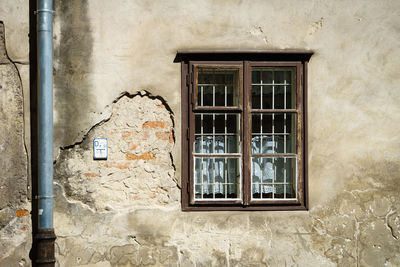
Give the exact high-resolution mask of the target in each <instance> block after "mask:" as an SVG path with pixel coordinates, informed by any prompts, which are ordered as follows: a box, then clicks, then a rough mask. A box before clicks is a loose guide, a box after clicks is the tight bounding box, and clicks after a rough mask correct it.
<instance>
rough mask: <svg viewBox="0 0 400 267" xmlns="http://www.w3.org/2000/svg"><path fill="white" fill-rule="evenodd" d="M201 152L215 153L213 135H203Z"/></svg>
mask: <svg viewBox="0 0 400 267" xmlns="http://www.w3.org/2000/svg"><path fill="white" fill-rule="evenodd" d="M201 149H202V150H201V152H200V153H206V154H207V153H213V136H212V135H203V142H202V143H201Z"/></svg>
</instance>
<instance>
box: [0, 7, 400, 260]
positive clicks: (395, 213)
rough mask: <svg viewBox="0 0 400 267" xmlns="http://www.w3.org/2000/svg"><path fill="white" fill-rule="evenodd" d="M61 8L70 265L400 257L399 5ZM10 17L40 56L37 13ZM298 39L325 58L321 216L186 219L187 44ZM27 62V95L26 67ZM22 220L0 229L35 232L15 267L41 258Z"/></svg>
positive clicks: (62, 182)
mask: <svg viewBox="0 0 400 267" xmlns="http://www.w3.org/2000/svg"><path fill="white" fill-rule="evenodd" d="M6 3H7V4H5V5H4V6H3V5H2V7H0V11H1V10H6V11H7V12H8V13H12V12H14V13H12V14H16V12H17V13H18V14H19V13H21V12H22V13H24V12H25V11H22V10H25V8H26V5H27V4H28V3H27V1H18V3H16V2H15V1H11V0H9V1H6ZM22 3H24V7H23V8H22V9H21V11H18V10H19V9H18V8H17V7H16V6H18V7H20V6H21V5H22ZM20 4H21V5H20ZM55 9H56V14H55V22H54V29H55V31H54V56H55V63H54V96H55V104H54V109H55V113H54V120H55V143H54V150H55V193H56V200H55V228H56V229H55V231H56V234H57V236H58V238H57V241H56V250H57V264H58V265H59V266H143V265H149V266H400V252H399V251H400V197H399V196H400V134H399V133H400V126H399V125H400V105H399V103H400V88H399V84H400V71H399V70H400V63H399V62H400V28H399V26H398V25H400V17H399V16H398V13H399V10H400V2H399V1H395V0H391V1H372V0H370V1H361V0H356V1H328V0H320V1H295V0H291V1H278V0H272V1H261V0H260V1H239V0H238V1H225V0H218V1H212V0H202V1H184V0H174V1H153V0H151V1H124V0H114V1H106V0H90V1H89V0H88V1H78V0H73V1H62V0H55ZM7 12H4V11H3V13H0V14H5V13H7ZM2 17H4V18H6V19H8V20H9V21H11V22H10V23H13V24H12V25H16V26H15V28H13V29H12V32H13V36H14V37H12V38H11V37H10V42H12V45H11V46H13V47H12V48H10V49H12V50H10V49H8V50H9V51H13V52H10V53H9V57H10V58H11V59H13V60H20V61H24V62H25V60H27V50H26V49H27V39H26V36H25V35H24V34H25V33H26V29H27V27H26V25H27V24H26V23H27V22H24V20H22V22H19V21H18V20H19V19H20V18H21V15H18V16H14V17H13V16H11V15H9V14H7V15H4V16H3V15H2ZM2 17H0V19H2ZM26 21H27V20H26ZM24 23H25V24H24ZM6 27H7V24H6ZM13 27H14V26H13ZM17 29H19V30H21V31H18V30H17ZM24 29H25V30H24ZM7 45H8V43H7ZM8 47H9V45H8ZM285 48H300V49H311V50H314V51H315V54H314V55H313V57H312V58H311V61H310V63H309V73H308V78H309V81H308V90H309V95H308V107H309V117H308V124H309V131H308V133H309V143H308V149H309V177H308V179H309V196H310V210H309V211H304V212H303V211H302V212H181V211H180V195H179V194H180V189H179V185H180V176H181V175H180V169H181V166H180V154H181V152H180V149H181V148H180V142H181V136H180V132H181V129H180V124H181V111H180V105H181V98H180V66H179V64H176V63H173V59H174V57H175V55H176V51H177V50H184V49H210V50H218V49H234V50H240V49H245V50H248V49H285ZM23 51H24V52H23ZM25 52H26V53H25ZM24 53H25V54H24ZM17 66H18V69H20V74H21V73H25V74H23V76H24V75H25V76H24V77H25V79H24V78H23V77H22V78H21V79H22V81H23V83H22V84H23V85H24V92H25V90H26V89H25V88H26V86H25V84H26V81H27V79H26V75H27V74H28V73H27V67H26V66H24V65H23V64H18V63H17ZM0 67H1V68H10V71H11V68H12V67H13V65H12V64H9V63H7V64H5V65H3V64H2V65H0ZM13 70H15V68H14V69H13ZM13 73H15V72H13ZM12 75H14V74H11V72H10V73H9V74H7V75H6V76H7V77H11V76H12ZM14 81H16V79H15V78H14ZM18 81H19V80H18ZM24 81H25V82H24ZM0 82H1V80H0ZM20 84H21V81H19V85H18V86H20ZM18 86H17V87H18ZM17 87H16V88H17ZM18 88H20V87H18ZM2 90H3V89H0V94H1V92H2ZM24 96H25V99H21V96H20V95H18V97H17V98H18V99H16V100H14V102H15V104H18V103H19V104H18V105H19V106H21V104H20V103H23V101H25V103H29V101H27V100H26V97H27V96H26V95H24ZM2 100H3V98H2ZM26 105H27V104H25V108H26ZM12 106H14V105H11V106H10V107H8V108H7V110H6V111H7V112H12V111H11V109H12ZM9 109H10V110H9ZM2 116H3V113H2ZM0 124H1V125H3V124H4V125H7V126H11V124H10V119H4V120H2V121H0ZM13 127H14V128H16V129H17V128H18V127H21V124H19V125H16V126H13ZM25 127H26V125H25ZM18 129H19V128H18ZM2 130H3V129H2ZM3 132H4V131H1V133H0V134H3ZM14 132H15V133H21V132H18V131H16V130H15V131H14ZM25 132H26V131H25ZM0 136H2V135H0ZM19 137H21V134H19ZM95 137H106V138H108V140H109V158H108V160H106V161H94V160H93V155H92V142H93V138H95ZM21 142H22V141H21ZM18 149H20V147H16V148H15V150H13V151H16V153H17V154H16V155H21V153H22V154H23V155H25V157H26V154H24V153H25V152H24V150H18ZM20 158H23V157H20ZM3 162H5V161H4V160H3V159H2V160H1V164H2V163H3ZM25 168H26V167H25ZM0 173H1V170H0ZM21 175H22V174H21ZM3 177H5V176H3V175H1V177H0V178H1V179H2V180H1V182H3V181H5V179H4V178H3ZM20 177H22V178H21V179H22V184H25V185H21V184H18V186H22V187H24V186H25V187H24V188H26V179H27V176H26V172H25V176H20ZM24 179H25V180H24ZM7 199H8V197H7ZM7 201H8V200H7ZM24 203H26V202H24ZM20 209H21V210H29V207H28V206H25V207H22V208H20ZM2 212H3V210H1V211H0V214H1V216H2V217H1V220H5V219H4V218H6V217H4V215H3V214H4V213H2ZM24 214H25V213H24ZM13 216H14V215H13ZM7 218H11V217H7ZM13 218H14V219H13V220H14V221H15V224H14V225H17V222H18V223H21V227H20V228H18V227H19V226H12V227H11V228H7V227H4V228H3V229H11V230H10V231H9V230H0V231H2V232H0V238H1V241H2V242H1V245H3V240H5V239H4V236H6V235H5V234H4V233H6V232H7V234H8V233H13V231H14V233H15V231H16V229H22V230H21V231H19V232H18V233H16V234H14V238H13V239H9V240H12V241H8V242H13V243H7V244H11V245H10V246H7V248H6V249H4V248H1V247H0V252H1V253H3V255H5V256H1V255H0V257H3V258H4V259H0V266H3V265H4V266H9V265H10V264H9V263H15V262H18V261H20V260H22V259H27V258H26V256H23V255H25V254H24V253H25V252H24V251H27V248H26V247H27V246H29V245H27V244H29V238H30V235H29V234H26V233H25V232H24V230H23V226H22V225H27V222H25V221H24V220H26V221H27V220H29V216H20V217H18V216H14V217H13ZM7 220H9V219H7ZM10 220H11V219H10ZM24 223H25V224H24ZM8 225H9V224H8ZM18 225H19V224H18ZM26 229H28V230H26V231H29V226H28V228H26ZM15 240H17V241H15ZM18 240H19V241H18ZM17 248H18V249H17ZM4 253H5V254H4ZM20 255H22V256H20ZM22 264H29V262H22Z"/></svg>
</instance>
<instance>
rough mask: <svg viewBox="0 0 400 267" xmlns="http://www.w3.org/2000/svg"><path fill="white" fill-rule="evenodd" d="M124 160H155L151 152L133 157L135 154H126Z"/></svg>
mask: <svg viewBox="0 0 400 267" xmlns="http://www.w3.org/2000/svg"><path fill="white" fill-rule="evenodd" d="M125 158H126V159H127V160H139V159H143V160H154V159H156V157H155V156H154V154H153V153H151V152H144V153H142V154H140V155H135V154H131V153H128V154H126V156H125Z"/></svg>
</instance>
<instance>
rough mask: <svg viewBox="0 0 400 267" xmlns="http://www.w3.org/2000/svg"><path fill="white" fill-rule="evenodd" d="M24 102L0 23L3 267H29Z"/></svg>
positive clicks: (0, 259) (0, 232) (0, 235)
mask: <svg viewBox="0 0 400 267" xmlns="http://www.w3.org/2000/svg"><path fill="white" fill-rule="evenodd" d="M23 100H24V99H23V91H22V81H21V77H20V74H19V72H18V69H17V66H16V64H15V63H14V62H12V61H11V60H10V58H9V56H8V54H7V50H6V43H5V27H4V23H3V22H0V129H1V131H0V155H1V160H0V264H5V265H4V266H7V264H9V265H8V266H12V265H14V264H15V263H19V264H20V266H27V265H29V256H28V253H29V250H30V246H31V241H30V240H31V235H30V232H31V223H30V216H29V212H30V204H29V202H28V194H29V189H28V184H29V183H28V160H27V151H26V148H25V143H24V102H23ZM3 259H4V260H3Z"/></svg>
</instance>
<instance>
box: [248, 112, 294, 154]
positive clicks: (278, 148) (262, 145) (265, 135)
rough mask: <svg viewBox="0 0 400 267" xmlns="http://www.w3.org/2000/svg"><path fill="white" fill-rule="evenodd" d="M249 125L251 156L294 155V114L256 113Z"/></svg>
mask: <svg viewBox="0 0 400 267" xmlns="http://www.w3.org/2000/svg"><path fill="white" fill-rule="evenodd" d="M251 124H252V127H251V129H252V138H251V148H252V149H251V152H252V153H253V154H258V153H296V114H292V113H279V114H277V113H272V114H271V113H261V114H259V113H257V114H253V115H252V120H251Z"/></svg>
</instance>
